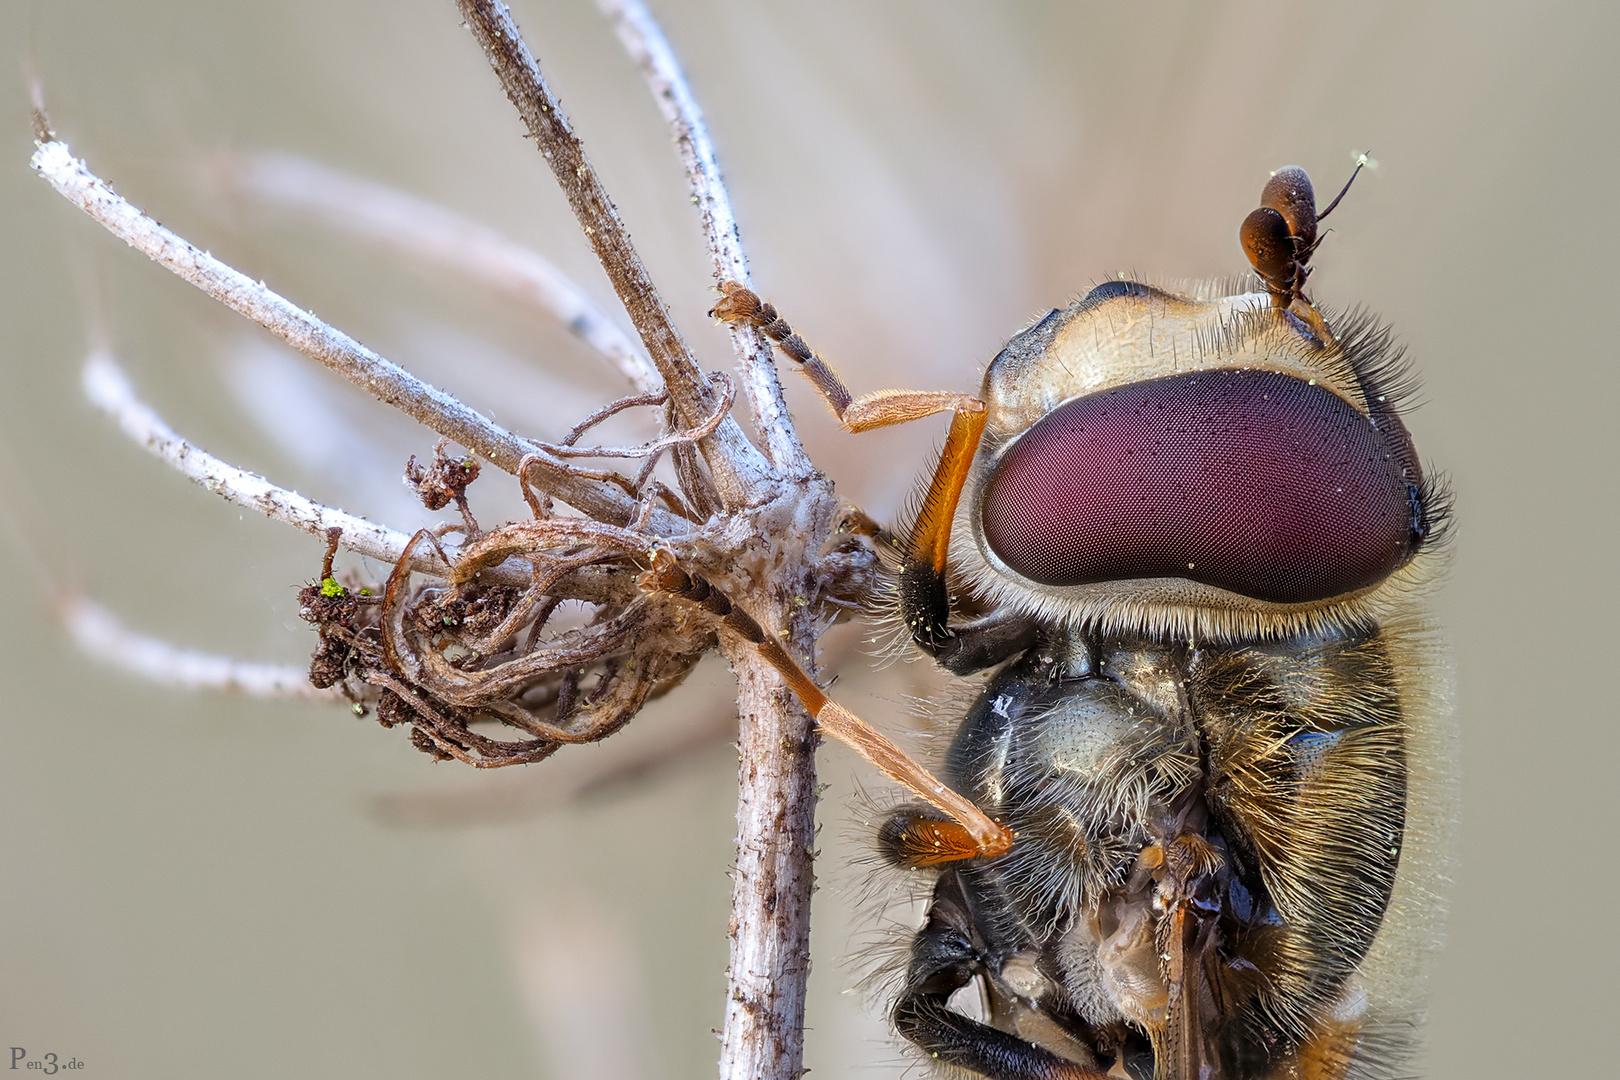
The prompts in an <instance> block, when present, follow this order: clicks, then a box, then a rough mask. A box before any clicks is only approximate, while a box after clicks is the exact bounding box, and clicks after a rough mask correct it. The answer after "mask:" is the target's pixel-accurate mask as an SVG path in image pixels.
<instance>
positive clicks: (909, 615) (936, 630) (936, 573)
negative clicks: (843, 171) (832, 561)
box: [710, 281, 1034, 674]
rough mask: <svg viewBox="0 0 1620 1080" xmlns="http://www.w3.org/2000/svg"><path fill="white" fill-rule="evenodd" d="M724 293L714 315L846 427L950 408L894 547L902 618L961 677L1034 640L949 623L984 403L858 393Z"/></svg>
mask: <svg viewBox="0 0 1620 1080" xmlns="http://www.w3.org/2000/svg"><path fill="white" fill-rule="evenodd" d="M720 291H721V292H722V293H723V294H724V295H723V297H722V298H721V300H720V302H719V303H718V304H716V305H715V306H714V309H713V311H711V312H710V314H712V315H714V316H715V317H716V318H718V319H721V320H723V321H725V322H746V323H749V324H750V325H752V326H756V327H758V328H759V329H760V330H761V331H763V332H764V333H765V335H766V336H767V337H769V338H770V339H771V340H772V341H773V342H775V343H776V346H777V348H779V349H781V350H782V352H783V353H784V354H786V355H787V356H788V358H789V359H791V360H793V361H794V363H796V364H797V365H798V366H799V370H800V371H802V372H804V375H805V377H806V378H808V379H809V380H810V383H811V385H812V386H814V387H815V388H816V392H817V393H819V394H820V395H821V397H822V400H824V401H826V403H827V405H828V407H829V408H831V409H832V411H833V414H834V415H836V416H837V417H838V420H839V422H840V423H842V424H843V425H844V428H845V429H846V430H848V431H852V432H861V431H871V430H872V429H874V428H880V427H889V426H891V425H894V424H904V423H907V422H909V421H912V420H921V419H923V418H924V417H928V416H934V415H935V414H937V413H942V412H948V413H951V427H950V431H949V433H948V434H947V435H946V436H945V446H944V449H943V450H942V451H941V452H940V458H939V463H938V465H936V466H935V468H934V476H933V479H932V480H931V481H930V482H929V485H928V492H927V494H926V495H925V496H924V497H923V502H922V507H921V509H920V510H919V511H918V513H917V520H916V521H915V522H913V523H912V526H911V529H910V531H909V533H908V534H907V535H906V537H905V538H904V539H903V540H900V541H898V542H896V543H895V544H894V546H895V547H896V548H897V549H898V550H899V553H900V580H899V600H900V611H901V615H902V617H903V618H904V619H905V622H906V628H907V629H908V630H909V631H910V632H911V636H912V639H913V640H914V641H916V642H917V644H918V645H920V646H921V647H922V648H923V649H924V651H926V652H928V653H929V654H930V655H932V656H934V657H935V658H936V659H938V660H939V662H940V663H941V664H943V665H944V666H945V667H946V668H948V669H949V670H951V671H954V672H956V673H958V674H965V673H967V672H970V671H977V670H979V669H981V668H984V667H989V666H991V665H992V664H996V663H999V662H1000V661H1002V660H1005V659H1007V658H1009V657H1011V656H1013V655H1015V654H1016V653H1018V652H1021V651H1023V650H1024V649H1027V648H1028V647H1029V646H1030V645H1031V644H1032V643H1033V641H1034V624H1033V623H1028V622H1027V621H1026V622H1025V623H1024V624H1023V625H1020V626H1016V627H1013V626H1009V625H1007V620H1005V619H1002V620H999V621H997V622H995V623H993V624H987V625H985V626H979V625H976V624H973V623H969V624H967V625H965V626H951V625H950V616H951V595H950V585H949V581H948V577H947V572H946V571H947V567H946V559H947V555H948V553H949V551H950V546H951V521H952V520H953V519H954V518H955V516H956V504H957V503H958V502H960V501H961V498H962V488H963V487H964V485H966V483H967V478H968V474H969V472H970V471H971V470H972V467H973V457H974V454H975V453H976V452H977V451H978V448H979V439H980V437H981V436H982V435H983V434H984V424H985V419H986V413H985V406H984V402H983V401H981V400H980V399H979V398H976V397H973V396H972V395H970V394H958V393H953V392H950V391H943V390H880V391H878V392H877V393H875V394H867V395H866V396H864V397H860V398H856V397H853V396H852V395H851V394H850V392H849V388H848V387H847V386H845V385H844V381H843V380H842V379H840V378H839V377H838V373H837V372H835V371H834V370H833V369H832V367H831V366H830V365H829V364H827V362H826V361H824V360H822V359H821V357H819V356H817V355H816V353H815V352H814V350H812V349H811V348H810V346H809V345H807V344H805V341H804V339H803V338H802V337H800V336H799V335H798V334H796V333H794V331H793V328H792V327H791V326H789V325H788V324H787V321H786V320H784V319H783V318H782V317H781V316H780V315H778V314H777V311H776V308H775V307H774V306H773V305H771V304H770V303H768V302H766V301H763V300H761V299H760V298H759V297H758V296H757V295H756V294H755V293H754V292H753V291H752V290H750V289H747V288H745V287H743V286H742V285H739V284H737V283H736V282H734V281H728V282H725V283H723V284H722V285H721V286H720ZM862 516H863V517H864V515H862ZM868 520H869V519H868Z"/></svg>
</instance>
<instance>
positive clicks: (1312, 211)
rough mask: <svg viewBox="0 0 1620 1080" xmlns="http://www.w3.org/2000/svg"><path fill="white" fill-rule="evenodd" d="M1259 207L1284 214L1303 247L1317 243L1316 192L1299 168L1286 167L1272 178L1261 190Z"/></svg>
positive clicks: (1289, 228)
mask: <svg viewBox="0 0 1620 1080" xmlns="http://www.w3.org/2000/svg"><path fill="white" fill-rule="evenodd" d="M1260 205H1261V206H1265V207H1270V208H1271V209H1273V210H1275V211H1277V212H1278V213H1279V214H1281V215H1282V216H1283V220H1284V221H1286V222H1288V231H1289V232H1291V233H1293V235H1294V236H1295V237H1296V238H1298V240H1299V242H1300V245H1301V246H1302V247H1310V246H1311V245H1312V244H1314V243H1315V242H1316V189H1315V188H1313V187H1312V186H1311V178H1310V174H1308V173H1307V172H1306V171H1305V170H1304V169H1302V168H1300V167H1299V166H1298V165H1284V166H1283V167H1282V168H1280V169H1278V170H1277V171H1276V172H1274V173H1272V174H1271V179H1270V180H1267V181H1266V186H1265V187H1264V188H1261V189H1260Z"/></svg>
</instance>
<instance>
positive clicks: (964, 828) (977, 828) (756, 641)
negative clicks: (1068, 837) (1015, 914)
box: [641, 548, 1012, 858]
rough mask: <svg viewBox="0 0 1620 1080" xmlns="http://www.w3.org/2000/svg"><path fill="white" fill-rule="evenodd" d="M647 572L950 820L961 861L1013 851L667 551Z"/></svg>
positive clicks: (1005, 835) (996, 828)
mask: <svg viewBox="0 0 1620 1080" xmlns="http://www.w3.org/2000/svg"><path fill="white" fill-rule="evenodd" d="M652 563H653V566H652V569H651V570H649V571H648V572H647V573H645V574H643V575H642V577H641V587H642V588H643V589H646V590H647V591H649V592H661V593H669V594H672V595H674V596H677V597H679V598H681V599H682V600H685V601H687V602H688V603H692V604H696V605H697V606H699V607H701V608H703V609H704V610H705V611H707V612H709V613H710V614H711V615H713V616H715V617H716V618H717V619H718V620H719V623H720V626H721V627H722V628H723V629H724V630H726V631H728V632H730V633H732V634H735V635H737V636H738V637H740V638H742V639H743V640H744V641H747V642H748V643H749V644H751V645H753V646H754V647H755V648H756V649H758V650H759V653H760V655H761V656H763V657H764V658H765V659H766V660H767V661H769V662H770V664H771V666H772V667H774V668H775V669H776V670H777V671H778V672H780V673H781V675H782V678H783V680H784V681H785V682H786V683H787V684H788V688H789V689H791V690H792V691H793V693H794V696H796V697H797V698H798V699H799V701H800V702H802V703H803V704H804V707H805V708H806V709H808V710H809V711H810V715H811V716H813V717H815V718H816V726H817V727H818V728H820V729H821V730H822V731H823V732H825V733H826V734H828V735H831V736H832V737H833V738H835V739H837V740H839V741H840V742H842V743H844V744H846V745H847V746H849V747H850V748H851V749H852V750H854V751H855V752H856V753H857V754H860V755H861V757H863V758H865V759H866V760H867V761H868V762H870V763H871V764H872V765H874V766H875V767H876V768H877V770H878V771H879V772H881V773H882V774H883V775H884V776H887V777H888V778H889V779H891V780H893V781H894V782H895V783H897V784H900V785H902V786H904V787H905V788H906V789H907V790H909V791H911V793H912V794H914V795H916V796H917V797H918V798H920V799H922V800H923V801H925V802H927V803H928V804H929V805H930V806H933V807H934V808H935V809H937V810H939V811H941V812H942V813H944V814H945V815H946V816H947V817H948V818H949V819H950V820H948V821H942V822H939V823H938V825H939V826H940V827H941V828H942V829H944V830H946V831H947V832H948V833H949V835H950V836H951V837H952V840H953V842H954V843H955V844H956V845H957V846H958V848H959V849H960V850H961V851H962V852H963V855H962V856H961V857H962V858H974V857H977V856H985V857H994V856H997V855H1001V854H1004V853H1005V852H1006V851H1007V850H1008V849H1010V848H1011V847H1012V834H1011V833H1009V832H1008V831H1007V830H1006V829H1004V828H1002V827H1001V826H1000V825H998V824H997V823H996V822H994V821H992V820H991V819H990V817H989V816H988V815H987V814H985V812H984V811H983V810H980V809H979V808H978V807H977V806H975V805H974V804H973V803H972V802H971V801H970V800H968V799H967V798H965V797H964V796H962V795H961V794H959V793H957V792H956V791H953V790H951V788H949V787H947V786H946V785H945V783H944V782H943V781H941V780H939V779H938V778H937V777H935V776H934V774H933V773H931V772H929V771H928V770H927V769H925V768H924V767H923V766H922V765H921V764H919V763H918V762H917V761H916V760H914V759H913V758H912V757H911V756H910V755H909V754H907V753H906V752H905V751H904V750H902V749H900V747H898V746H896V745H895V744H894V743H893V742H892V741H891V740H890V739H888V738H887V737H885V736H884V735H883V734H882V733H881V732H879V731H877V730H876V729H874V728H873V727H872V726H871V725H870V724H868V723H867V722H866V721H864V720H862V719H861V718H860V717H858V716H856V715H855V714H854V713H852V712H850V711H849V710H848V709H846V708H844V707H843V706H842V705H840V704H838V703H837V702H836V701H832V700H830V699H828V697H827V695H826V694H824V693H822V691H821V687H819V686H817V685H816V682H815V680H814V679H812V678H811V677H810V675H809V673H808V672H806V671H805V670H804V668H802V667H800V666H799V663H798V661H796V660H794V659H793V657H791V656H789V655H788V652H787V650H786V649H784V648H783V647H782V643H781V642H780V641H779V640H777V638H776V636H775V635H773V634H767V633H766V632H765V631H764V629H763V628H762V627H761V626H760V625H759V623H758V622H757V621H756V620H755V619H754V618H753V616H751V615H749V614H748V613H747V612H746V611H744V610H743V609H742V608H740V607H737V606H736V605H734V604H733V603H732V602H731V599H730V597H728V596H726V594H725V593H723V592H721V591H720V590H719V589H717V588H715V587H714V586H713V585H712V584H711V583H710V582H709V581H708V580H707V579H705V578H704V577H702V576H701V575H698V574H691V573H688V572H687V571H685V570H682V569H681V568H680V567H679V566H677V565H676V564H675V557H674V556H673V555H672V554H671V553H670V552H669V550H668V549H666V548H657V549H655V550H654V552H653V556H652Z"/></svg>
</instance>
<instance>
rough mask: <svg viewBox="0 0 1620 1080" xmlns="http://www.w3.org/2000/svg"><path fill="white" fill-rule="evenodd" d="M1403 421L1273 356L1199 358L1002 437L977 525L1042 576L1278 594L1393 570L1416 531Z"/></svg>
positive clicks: (1013, 563)
mask: <svg viewBox="0 0 1620 1080" xmlns="http://www.w3.org/2000/svg"><path fill="white" fill-rule="evenodd" d="M1420 483H1421V476H1420V475H1419V473H1418V470H1417V467H1416V465H1415V464H1414V463H1413V461H1412V452H1411V447H1410V445H1409V443H1408V442H1407V438H1406V433H1405V431H1404V430H1402V429H1401V428H1400V426H1399V424H1393V425H1390V430H1387V431H1383V430H1380V429H1379V427H1378V426H1376V425H1375V424H1374V422H1373V421H1372V420H1369V419H1368V418H1367V417H1366V416H1364V415H1362V414H1361V413H1360V412H1358V411H1357V410H1356V409H1355V408H1354V407H1352V406H1351V405H1350V404H1349V403H1348V402H1346V401H1344V400H1343V399H1342V398H1340V397H1339V396H1338V395H1337V394H1334V393H1332V392H1331V391H1329V390H1327V389H1325V388H1323V387H1321V386H1316V385H1312V384H1311V383H1309V382H1306V381H1305V380H1303V379H1299V378H1295V377H1293V376H1289V375H1281V374H1278V373H1276V372H1267V371H1235V370H1234V371H1202V372H1196V373H1191V374H1187V375H1173V376H1169V377H1166V378H1162V379H1152V380H1148V381H1145V382H1140V383H1134V384H1132V385H1130V386H1123V387H1118V388H1116V389H1113V390H1107V391H1103V392H1101V393H1097V394H1091V395H1089V396H1087V397H1082V398H1076V399H1075V400H1073V401H1070V402H1068V403H1066V404H1064V405H1062V406H1060V407H1059V408H1058V409H1056V410H1055V411H1053V412H1052V413H1051V414H1050V415H1048V416H1046V417H1045V418H1043V419H1042V420H1041V421H1040V422H1039V423H1037V424H1035V425H1034V426H1033V427H1031V428H1030V429H1029V430H1028V431H1026V432H1024V434H1023V435H1022V436H1021V437H1020V438H1019V439H1018V440H1017V441H1016V442H1015V443H1013V444H1012V445H1011V447H1009V448H1008V449H1007V450H1006V451H1005V452H1004V453H1003V455H1002V457H1001V460H1000V461H999V462H998V463H997V464H996V467H995V470H994V471H993V473H992V474H991V477H990V480H989V482H988V484H987V485H986V488H985V496H984V503H983V515H984V534H985V539H986V540H987V541H988V543H989V545H990V547H991V549H992V550H993V551H995V553H996V554H997V555H998V556H999V557H1000V558H1001V559H1002V561H1003V562H1005V563H1006V564H1007V566H1008V567H1010V568H1011V569H1012V570H1014V571H1016V572H1017V573H1019V574H1022V575H1023V576H1025V577H1027V578H1030V579H1031V580H1033V581H1038V582H1040V583H1042V584H1045V585H1053V586H1069V585H1084V584H1091V583H1095V582H1102V581H1120V580H1125V579H1129V578H1154V577H1178V578H1187V579H1190V580H1192V581H1197V582H1201V583H1203V584H1206V585H1212V586H1215V587H1217V588H1221V589H1227V590H1230V591H1231V592H1235V593H1239V594H1241V595H1243V596H1248V597H1252V598H1254V599H1256V600H1263V601H1268V602H1272V603H1302V602H1308V601H1313V600H1322V599H1326V598H1328V597H1331V596H1339V595H1341V594H1343V593H1347V592H1352V591H1354V590H1356V589H1360V588H1363V587H1365V586H1368V585H1372V584H1374V583H1376V582H1378V581H1380V580H1382V579H1383V578H1385V577H1387V576H1388V575H1389V574H1390V573H1391V572H1392V571H1393V570H1395V569H1396V568H1397V567H1398V566H1400V565H1401V563H1403V562H1404V561H1405V560H1406V558H1407V557H1408V556H1409V555H1410V554H1411V552H1412V549H1413V546H1414V536H1413V524H1412V496H1411V492H1412V491H1413V490H1415V489H1416V488H1417V487H1418V486H1419V484H1420Z"/></svg>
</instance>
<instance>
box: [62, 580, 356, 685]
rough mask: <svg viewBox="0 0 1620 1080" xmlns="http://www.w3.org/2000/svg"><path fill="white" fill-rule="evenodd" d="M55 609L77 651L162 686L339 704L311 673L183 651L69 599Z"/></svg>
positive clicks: (90, 603)
mask: <svg viewBox="0 0 1620 1080" xmlns="http://www.w3.org/2000/svg"><path fill="white" fill-rule="evenodd" d="M57 607H58V609H59V610H60V612H61V615H62V622H63V624H64V625H65V626H66V627H67V629H68V632H69V633H71V634H72V635H73V640H74V641H75V642H77V643H78V645H79V648H81V649H83V650H84V651H85V652H86V653H89V654H90V655H91V656H93V657H95V658H96V659H98V660H101V661H104V662H105V663H108V664H111V665H113V666H114V667H118V668H122V669H124V670H125V671H128V672H130V673H132V674H134V675H138V676H140V677H141V678H142V679H145V680H146V681H148V682H152V683H157V684H158V685H160V686H177V687H182V688H184V689H187V690H224V691H229V692H234V693H240V694H246V695H247V696H249V697H257V698H292V699H301V700H305V701H340V700H342V699H341V697H340V696H339V695H338V694H337V693H336V692H335V691H332V690H317V689H316V688H315V687H313V686H311V685H310V683H309V672H308V671H307V670H306V669H304V668H301V667H292V666H290V665H285V664H259V663H253V662H251V661H247V660H237V659H234V658H232V657H229V656H219V655H216V654H214V653H205V652H198V651H197V650H195V649H182V648H180V647H179V646H177V645H174V644H172V643H170V642H167V641H163V640H161V639H159V638H154V637H149V636H147V635H145V634H138V633H136V632H135V631H133V630H131V629H129V628H128V627H127V626H125V625H123V624H122V623H121V622H119V621H118V619H117V618H116V617H115V616H114V615H113V613H112V612H110V611H108V610H107V609H106V608H104V607H102V606H101V605H100V604H97V603H94V602H93V601H90V600H87V599H85V598H84V597H83V596H79V595H77V594H73V593H68V594H64V595H62V596H60V597H59V598H58V600H57Z"/></svg>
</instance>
